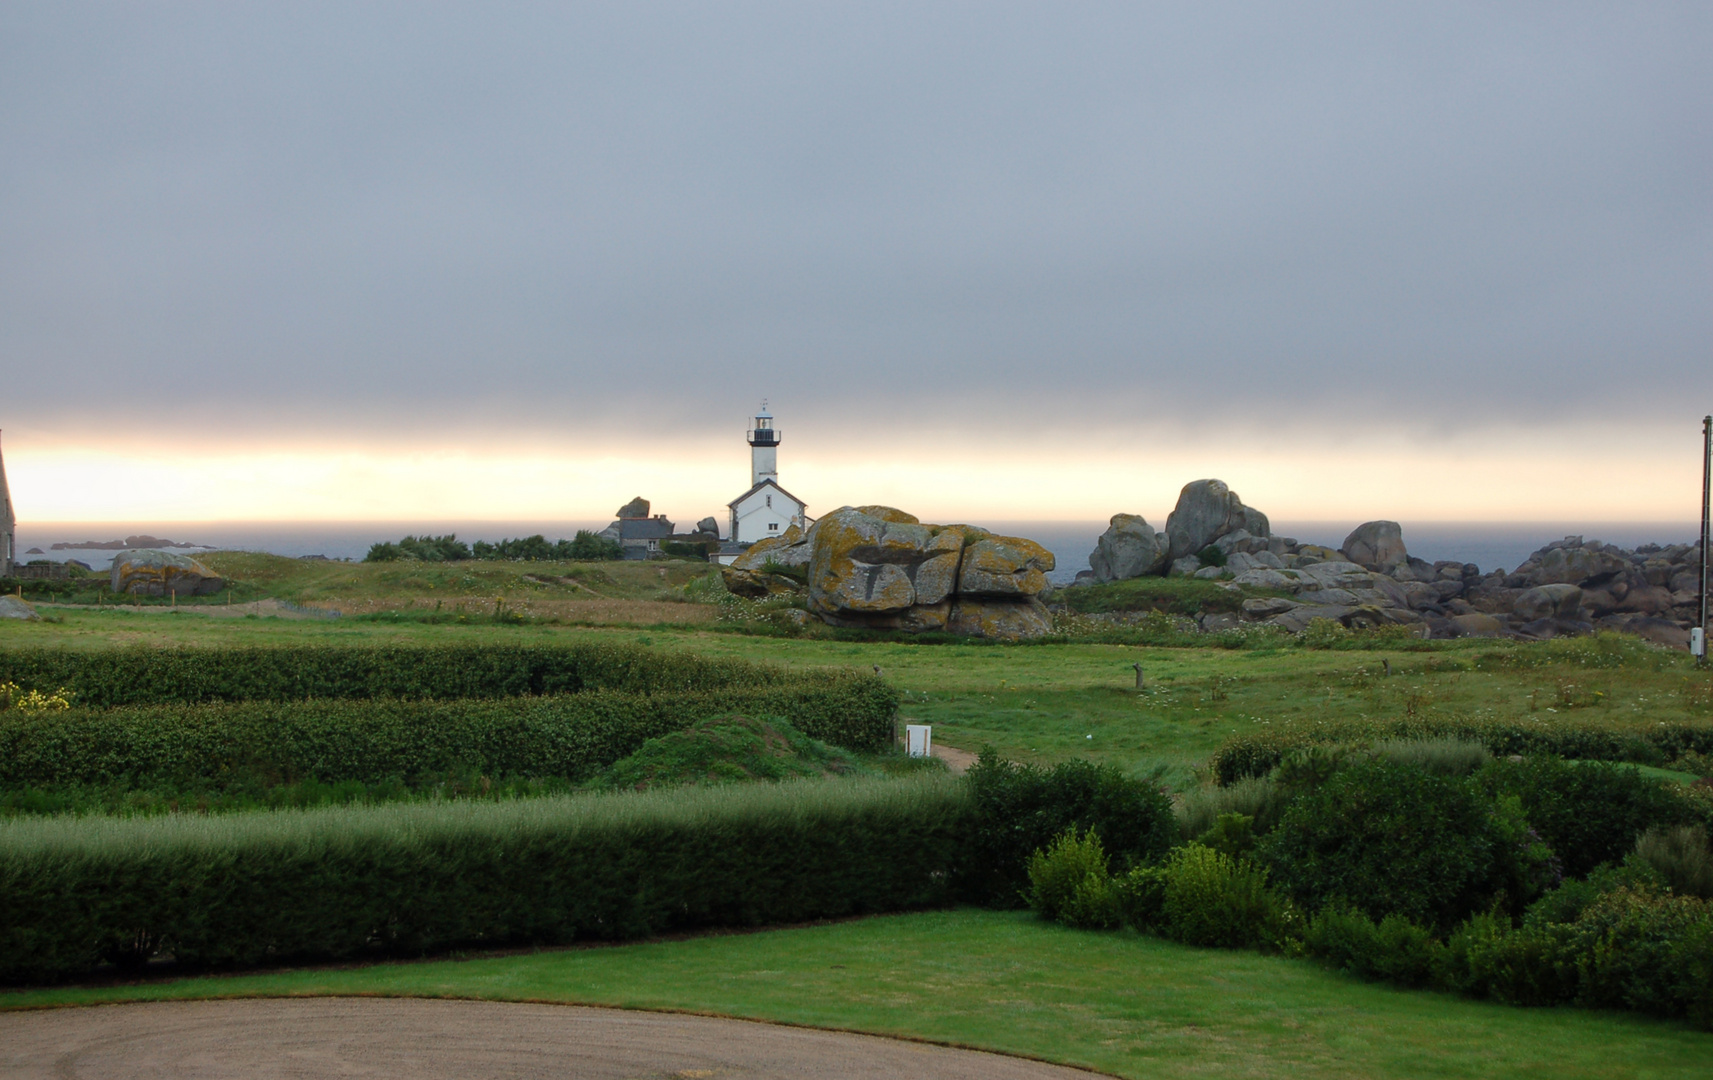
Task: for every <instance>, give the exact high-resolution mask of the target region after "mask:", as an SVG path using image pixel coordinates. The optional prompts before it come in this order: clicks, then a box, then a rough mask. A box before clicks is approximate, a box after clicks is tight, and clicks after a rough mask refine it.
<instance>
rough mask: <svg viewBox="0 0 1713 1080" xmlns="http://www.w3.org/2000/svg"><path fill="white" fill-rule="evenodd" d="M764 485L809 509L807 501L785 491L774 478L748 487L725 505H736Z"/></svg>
mask: <svg viewBox="0 0 1713 1080" xmlns="http://www.w3.org/2000/svg"><path fill="white" fill-rule="evenodd" d="M764 487H770V488H772V489H773V490H775V491H777V492H779V493H780V494H781V495H783V496H785V497H786V498H787V499H790V500H791V501H792V502H794V503H796V504H797V505H798V506H801V507H802V508H803V509H804V510H807V509H809V504H808V503H806V502H804V501H803V500H802V499H799V498H798V497H797V496H795V495H793V494H791V493H790V492H789V491H786V490H785V489H784V488H782V487H780V486H779V483H778V481H775V480H763V481H762V482H761V483H759V484H757V485H755V486H754V487H752V488H750V489H749V490H748V491H746V492H744V493H743V494H742V495H739V496H738V497H737V498H735V499H733V500H732V501H731V502H729V503H727V504H726V505H727V506H736V505H737V504H738V503H741V502H743V501H744V500H745V499H747V498H749V497H750V496H751V495H754V494H755V493H756V492H758V491H760V490H761V489H762V488H764Z"/></svg>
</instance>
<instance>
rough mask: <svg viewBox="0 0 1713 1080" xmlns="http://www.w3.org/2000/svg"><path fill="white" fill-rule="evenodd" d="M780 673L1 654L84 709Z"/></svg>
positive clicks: (538, 662) (453, 660) (522, 656)
mask: <svg viewBox="0 0 1713 1080" xmlns="http://www.w3.org/2000/svg"><path fill="white" fill-rule="evenodd" d="M791 678H792V676H791V675H790V674H789V673H788V672H786V671H785V670H783V669H782V668H776V667H766V666H763V665H760V664H751V663H747V662H745V661H742V660H711V659H707V658H704V657H700V656H696V655H694V654H692V653H679V652H669V651H664V650H660V649H653V648H648V647H646V646H641V645H617V644H600V643H582V644H572V645H512V644H481V645H426V646H422V645H289V646H279V647H253V646H245V647H226V646H221V647H213V648H200V647H199V648H174V649H157V648H150V647H146V646H145V647H135V648H123V649H102V650H88V651H79V650H70V649H40V648H38V649H7V650H4V651H0V682H6V681H11V682H15V683H17V684H18V685H19V686H20V687H22V688H24V689H25V690H42V691H52V690H56V689H59V688H61V687H65V688H66V689H69V690H71V691H73V692H74V693H75V694H76V695H77V696H76V699H75V700H76V701H77V703H78V704H80V705H86V706H89V707H92V708H112V707H114V706H120V705H167V704H198V703H203V702H214V701H304V700H308V699H311V698H406V699H413V700H414V699H423V698H434V699H456V698H500V697H517V696H523V695H536V696H539V695H543V694H575V693H580V692H583V691H588V690H624V691H628V692H631V693H644V694H648V693H664V692H674V693H677V692H685V691H704V690H723V689H726V688H729V687H734V686H746V687H756V686H776V685H779V684H781V683H785V682H788V681H790V679H791Z"/></svg>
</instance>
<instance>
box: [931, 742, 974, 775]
mask: <svg viewBox="0 0 1713 1080" xmlns="http://www.w3.org/2000/svg"><path fill="white" fill-rule="evenodd" d="M929 753H931V754H933V755H934V756H935V757H937V758H939V759H940V760H941V761H944V762H945V763H946V768H948V769H950V770H952V771H953V772H955V773H959V774H962V773H964V772H967V771H968V770H969V767H970V766H971V765H974V764H975V757H976V756H975V755H974V754H972V753H970V752H969V751H968V750H959V749H958V748H957V747H955V746H947V745H945V744H944V743H934V744H933V748H932V749H931V750H930V751H929Z"/></svg>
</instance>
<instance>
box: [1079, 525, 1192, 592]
mask: <svg viewBox="0 0 1713 1080" xmlns="http://www.w3.org/2000/svg"><path fill="white" fill-rule="evenodd" d="M1171 550H1172V542H1171V540H1170V538H1169V537H1168V536H1167V534H1165V533H1163V532H1155V531H1154V528H1153V526H1151V525H1149V524H1148V520H1147V519H1146V518H1144V517H1142V516H1141V515H1140V514H1114V515H1112V521H1111V522H1110V524H1108V525H1107V529H1106V531H1105V532H1103V533H1101V534H1100V539H1099V540H1096V541H1095V543H1094V553H1093V554H1092V555H1090V556H1089V557H1088V564H1089V567H1090V568H1091V569H1092V570H1093V571H1094V578H1095V580H1096V581H1102V582H1105V581H1126V580H1129V579H1130V578H1138V577H1146V576H1148V575H1150V574H1158V573H1159V572H1160V571H1162V570H1163V569H1165V567H1166V564H1167V563H1168V562H1170V561H1171V559H1170V557H1171Z"/></svg>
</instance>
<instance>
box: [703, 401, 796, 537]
mask: <svg viewBox="0 0 1713 1080" xmlns="http://www.w3.org/2000/svg"><path fill="white" fill-rule="evenodd" d="M745 439H746V440H747V441H748V442H749V490H748V491H746V492H744V493H743V494H742V495H739V496H738V497H737V498H735V499H733V500H732V501H731V502H729V503H727V504H726V506H727V508H728V509H730V510H731V515H732V517H731V521H732V528H731V533H730V537H731V538H730V539H729V540H728V541H727V542H726V543H725V544H724V545H722V546H721V548H720V555H719V558H720V561H721V562H722V563H730V562H731V560H733V559H736V558H737V557H738V556H739V555H741V554H743V551H744V549H746V548H748V547H749V545H751V544H753V543H755V542H756V541H757V540H766V539H767V538H768V537H772V536H782V535H784V534H785V532H786V531H787V530H788V529H790V528H791V526H793V525H796V526H798V527H800V528H804V527H807V526H808V518H807V517H805V516H804V511H805V510H807V509H808V506H807V504H806V503H804V502H803V500H802V499H799V498H798V497H797V496H795V495H793V494H791V493H790V492H789V491H786V490H785V489H784V488H782V487H780V486H779V429H778V428H776V427H774V426H773V414H772V413H771V412H769V411H768V409H767V402H765V401H764V402H762V403H761V409H760V411H759V412H757V413H756V414H755V422H754V425H753V426H751V427H750V429H749V431H748V432H747V433H746V434H745Z"/></svg>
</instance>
